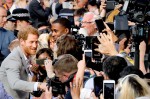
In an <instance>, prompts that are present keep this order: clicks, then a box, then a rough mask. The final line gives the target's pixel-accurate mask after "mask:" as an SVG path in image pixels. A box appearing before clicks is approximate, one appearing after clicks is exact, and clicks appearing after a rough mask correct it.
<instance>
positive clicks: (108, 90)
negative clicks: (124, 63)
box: [103, 82, 115, 99]
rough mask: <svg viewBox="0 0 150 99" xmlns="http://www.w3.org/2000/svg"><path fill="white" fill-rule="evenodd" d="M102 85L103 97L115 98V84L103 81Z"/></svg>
mask: <svg viewBox="0 0 150 99" xmlns="http://www.w3.org/2000/svg"><path fill="white" fill-rule="evenodd" d="M103 87H104V92H103V93H104V99H115V98H114V97H115V96H114V95H115V94H114V88H115V84H114V83H112V82H110V83H108V82H107V83H104V85H103Z"/></svg>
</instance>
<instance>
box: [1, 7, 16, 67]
mask: <svg viewBox="0 0 150 99" xmlns="http://www.w3.org/2000/svg"><path fill="white" fill-rule="evenodd" d="M6 17H7V11H6V10H5V9H4V8H3V7H0V65H1V62H2V61H3V60H4V58H5V57H6V56H8V54H9V53H10V50H9V49H8V46H9V44H10V43H11V41H12V40H14V39H15V38H16V37H15V36H14V33H13V32H11V31H8V30H6V29H4V28H3V26H4V24H5V23H6V20H7V19H6Z"/></svg>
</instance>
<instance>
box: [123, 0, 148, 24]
mask: <svg viewBox="0 0 150 99" xmlns="http://www.w3.org/2000/svg"><path fill="white" fill-rule="evenodd" d="M126 2H128V3H126ZM125 4H127V5H126V6H127V7H126V8H127V9H126V12H127V14H128V19H129V20H131V21H133V22H139V23H143V22H145V21H147V20H146V19H148V18H147V17H149V16H147V13H148V12H149V11H150V1H149V0H125Z"/></svg>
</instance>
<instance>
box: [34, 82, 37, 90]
mask: <svg viewBox="0 0 150 99" xmlns="http://www.w3.org/2000/svg"><path fill="white" fill-rule="evenodd" d="M33 91H38V82H36V83H35V84H34V89H33Z"/></svg>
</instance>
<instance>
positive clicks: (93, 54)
mask: <svg viewBox="0 0 150 99" xmlns="http://www.w3.org/2000/svg"><path fill="white" fill-rule="evenodd" d="M95 43H97V44H100V42H99V40H98V38H97V36H93V38H92V58H93V59H101V57H102V54H101V53H99V52H97V51H95V50H94V49H96V48H98V46H97V45H95Z"/></svg>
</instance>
